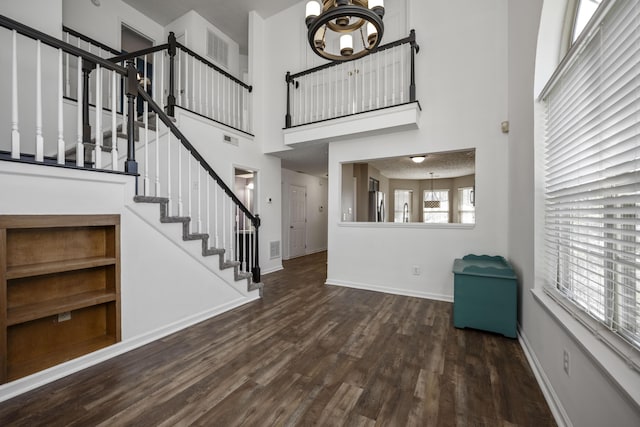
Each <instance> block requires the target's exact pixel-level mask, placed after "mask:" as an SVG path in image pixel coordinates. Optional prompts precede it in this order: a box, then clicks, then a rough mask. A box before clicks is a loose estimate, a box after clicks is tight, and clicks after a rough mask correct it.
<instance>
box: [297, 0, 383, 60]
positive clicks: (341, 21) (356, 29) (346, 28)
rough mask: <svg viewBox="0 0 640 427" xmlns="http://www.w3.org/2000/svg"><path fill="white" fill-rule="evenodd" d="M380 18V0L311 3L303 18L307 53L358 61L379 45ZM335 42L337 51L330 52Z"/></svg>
mask: <svg viewBox="0 0 640 427" xmlns="http://www.w3.org/2000/svg"><path fill="white" fill-rule="evenodd" d="M383 17H384V0H322V2H320V1H316V0H312V1H310V2H308V3H307V8H306V18H305V22H306V24H307V30H308V32H307V34H308V39H309V44H310V45H311V50H313V51H314V52H315V53H316V54H317V55H319V56H321V57H323V58H325V59H329V60H331V61H349V60H352V59H357V58H362V57H363V56H365V55H367V54H368V53H369V52H370V51H372V50H373V49H375V48H376V47H378V46H379V45H380V41H381V40H382V33H383V32H384V24H383V23H382V18H383ZM358 33H359V35H358ZM365 33H366V34H365ZM354 34H355V35H356V36H355V37H354ZM354 39H355V40H354ZM338 40H339V49H340V50H339V52H335V51H332V50H331V48H330V47H329V46H334V45H336V44H337V43H336V42H337V41H338ZM354 43H355V46H354Z"/></svg>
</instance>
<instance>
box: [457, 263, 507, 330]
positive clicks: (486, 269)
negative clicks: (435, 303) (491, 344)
mask: <svg viewBox="0 0 640 427" xmlns="http://www.w3.org/2000/svg"><path fill="white" fill-rule="evenodd" d="M453 274H454V283H453V325H454V326H455V327H456V328H474V329H481V330H484V331H490V332H497V333H499V334H502V335H504V336H506V337H509V338H516V336H517V332H516V322H517V310H518V305H517V304H518V303H517V299H518V284H517V277H516V275H515V273H514V272H513V269H512V268H511V265H509V263H508V262H507V260H505V259H504V258H503V257H501V256H488V255H466V256H464V257H463V258H462V259H456V260H455V261H454V262H453Z"/></svg>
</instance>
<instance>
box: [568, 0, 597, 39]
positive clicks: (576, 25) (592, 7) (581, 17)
mask: <svg viewBox="0 0 640 427" xmlns="http://www.w3.org/2000/svg"><path fill="white" fill-rule="evenodd" d="M600 3H602V0H578V7H577V8H576V14H575V20H574V22H573V33H572V35H571V43H574V42H575V41H576V40H577V39H578V37H580V34H582V30H584V27H586V26H587V23H588V22H589V20H590V19H591V17H592V16H593V14H594V13H595V12H596V9H598V6H600Z"/></svg>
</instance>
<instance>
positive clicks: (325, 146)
mask: <svg viewBox="0 0 640 427" xmlns="http://www.w3.org/2000/svg"><path fill="white" fill-rule="evenodd" d="M271 154H272V155H274V156H276V157H279V158H280V159H282V163H281V165H282V167H283V168H285V169H289V170H292V171H296V172H302V173H306V174H307V175H311V176H318V177H323V178H324V177H326V176H327V172H328V167H327V165H328V163H329V143H327V142H324V143H322V142H320V143H318V142H316V143H313V144H309V145H307V146H303V147H296V148H295V150H288V151H280V152H277V153H271Z"/></svg>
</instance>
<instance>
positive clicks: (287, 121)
mask: <svg viewBox="0 0 640 427" xmlns="http://www.w3.org/2000/svg"><path fill="white" fill-rule="evenodd" d="M285 80H286V82H287V115H286V116H285V117H284V127H285V128H287V129H288V128H290V127H291V93H290V92H291V81H292V80H291V73H290V72H289V71H287V76H286V77H285Z"/></svg>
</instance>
